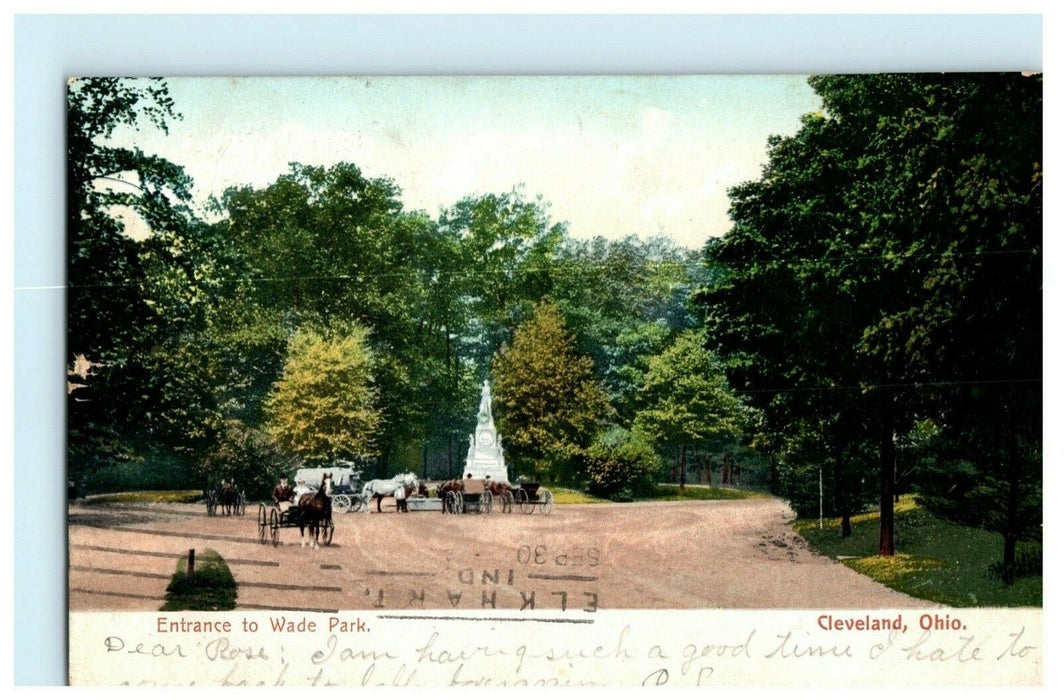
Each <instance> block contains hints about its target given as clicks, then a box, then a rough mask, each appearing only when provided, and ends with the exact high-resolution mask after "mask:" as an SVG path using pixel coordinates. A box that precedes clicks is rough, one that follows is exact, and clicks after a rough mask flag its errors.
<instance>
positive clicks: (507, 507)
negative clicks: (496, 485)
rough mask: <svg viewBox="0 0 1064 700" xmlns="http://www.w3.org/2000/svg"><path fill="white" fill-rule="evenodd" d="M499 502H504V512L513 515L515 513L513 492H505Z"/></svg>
mask: <svg viewBox="0 0 1064 700" xmlns="http://www.w3.org/2000/svg"><path fill="white" fill-rule="evenodd" d="M499 500H501V501H502V506H501V507H502V512H503V513H512V512H514V494H513V492H512V491H503V492H502V494H501V495H500V496H499Z"/></svg>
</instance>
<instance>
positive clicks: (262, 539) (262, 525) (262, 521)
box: [259, 503, 266, 544]
mask: <svg viewBox="0 0 1064 700" xmlns="http://www.w3.org/2000/svg"><path fill="white" fill-rule="evenodd" d="M259 544H266V506H264V505H262V504H261V503H260V504H259Z"/></svg>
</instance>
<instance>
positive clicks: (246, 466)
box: [196, 420, 297, 497]
mask: <svg viewBox="0 0 1064 700" xmlns="http://www.w3.org/2000/svg"><path fill="white" fill-rule="evenodd" d="M296 466H297V465H296V460H295V459H293V458H292V456H291V455H289V454H287V453H285V452H284V451H282V450H281V449H280V448H278V447H277V445H276V443H275V442H274V441H273V440H272V439H271V438H270V437H269V436H268V435H267V434H266V433H264V432H262V431H261V430H256V429H255V428H252V427H249V426H247V425H245V424H244V423H242V422H240V421H238V420H230V421H227V422H226V424H225V428H224V430H223V431H222V432H221V435H220V436H219V438H218V441H217V443H216V444H215V445H214V447H213V449H211V451H210V452H208V453H207V455H206V456H205V457H204V458H203V459H202V460H201V461H200V462H199V463H198V464H197V465H196V472H197V473H198V474H199V475H200V477H201V478H202V479H203V482H204V483H206V484H207V485H208V486H211V487H213V486H216V485H217V484H218V482H219V481H220V480H221V479H226V480H229V481H236V483H237V484H239V486H240V488H243V489H245V490H246V491H247V494H248V496H249V497H253V495H256V494H257V495H264V494H268V493H269V492H270V489H272V488H273V486H274V484H276V483H277V479H278V478H280V476H281V475H291V474H292V472H293V471H295V468H296Z"/></svg>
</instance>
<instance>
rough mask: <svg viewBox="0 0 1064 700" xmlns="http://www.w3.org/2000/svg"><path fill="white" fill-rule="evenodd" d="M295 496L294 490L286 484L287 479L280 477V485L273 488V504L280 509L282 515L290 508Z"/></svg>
mask: <svg viewBox="0 0 1064 700" xmlns="http://www.w3.org/2000/svg"><path fill="white" fill-rule="evenodd" d="M295 494H296V492H295V489H293V488H292V487H291V485H289V483H288V477H287V476H282V477H281V483H279V484H277V486H275V487H274V488H273V502H274V503H275V504H277V507H278V508H280V509H281V512H282V513H283V512H285V511H286V510H288V509H289V508H291V507H292V499H293V498H294V497H295Z"/></svg>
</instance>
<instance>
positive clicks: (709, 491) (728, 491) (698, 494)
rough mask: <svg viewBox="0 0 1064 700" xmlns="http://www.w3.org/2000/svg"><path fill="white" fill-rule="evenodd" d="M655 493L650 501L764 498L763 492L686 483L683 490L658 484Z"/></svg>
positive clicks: (675, 486) (672, 485)
mask: <svg viewBox="0 0 1064 700" xmlns="http://www.w3.org/2000/svg"><path fill="white" fill-rule="evenodd" d="M656 489H657V490H656V493H655V494H654V496H653V497H651V498H649V499H638V500H650V501H733V500H739V499H744V498H765V497H766V496H765V494H763V493H760V492H758V491H740V490H739V489H734V488H723V487H720V486H705V485H702V484H687V485H686V486H685V487H684V489H683V491H681V490H680V487H679V486H677V485H674V484H658V485H657V487H656Z"/></svg>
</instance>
